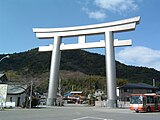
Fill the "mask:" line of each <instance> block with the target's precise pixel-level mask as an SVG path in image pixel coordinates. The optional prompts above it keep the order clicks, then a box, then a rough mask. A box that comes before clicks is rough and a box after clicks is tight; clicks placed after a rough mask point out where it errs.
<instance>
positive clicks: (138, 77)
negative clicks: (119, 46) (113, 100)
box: [0, 49, 160, 92]
mask: <svg viewBox="0 0 160 120" xmlns="http://www.w3.org/2000/svg"><path fill="white" fill-rule="evenodd" d="M3 56H5V55H0V58H2V57H3ZM50 61H51V52H41V53H40V52H38V49H32V50H29V51H26V52H22V53H14V54H10V58H9V59H4V60H3V61H1V63H0V71H4V72H5V73H6V75H7V77H8V79H9V80H10V81H12V82H19V83H29V82H30V81H31V80H32V81H33V82H34V84H35V86H34V87H35V90H37V91H41V92H46V91H47V86H48V79H49V71H50ZM116 68H117V71H116V72H117V79H118V80H117V83H118V85H122V84H124V83H126V82H145V83H149V84H152V79H155V80H156V82H157V85H158V86H159V85H160V72H159V71H156V70H155V69H150V68H146V67H135V66H127V65H124V64H122V63H120V62H118V61H117V62H116ZM60 77H61V81H62V82H61V84H62V86H63V91H64V92H65V91H68V90H71V89H74V90H80V89H83V90H84V91H85V92H88V90H94V89H98V88H101V89H106V82H105V56H103V55H99V54H95V53H89V52H86V51H83V50H74V51H62V53H61V63H60Z"/></svg>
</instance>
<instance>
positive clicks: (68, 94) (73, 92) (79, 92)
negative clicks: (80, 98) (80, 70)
mask: <svg viewBox="0 0 160 120" xmlns="http://www.w3.org/2000/svg"><path fill="white" fill-rule="evenodd" d="M73 94H82V91H71V92H67V93H65V94H64V97H66V96H71V95H73Z"/></svg>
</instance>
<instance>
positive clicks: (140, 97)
mask: <svg viewBox="0 0 160 120" xmlns="http://www.w3.org/2000/svg"><path fill="white" fill-rule="evenodd" d="M130 110H135V112H151V111H160V95H157V94H155V93H146V94H131V95H130Z"/></svg>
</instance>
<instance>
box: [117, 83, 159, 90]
mask: <svg viewBox="0 0 160 120" xmlns="http://www.w3.org/2000/svg"><path fill="white" fill-rule="evenodd" d="M126 88H134V89H159V88H158V87H154V86H152V85H149V84H145V83H127V84H125V85H123V86H121V87H119V89H126Z"/></svg>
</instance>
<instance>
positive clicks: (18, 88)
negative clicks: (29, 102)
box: [7, 85, 27, 94]
mask: <svg viewBox="0 0 160 120" xmlns="http://www.w3.org/2000/svg"><path fill="white" fill-rule="evenodd" d="M26 89H27V85H8V89H7V94H21V93H23V92H25V90H26Z"/></svg>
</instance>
